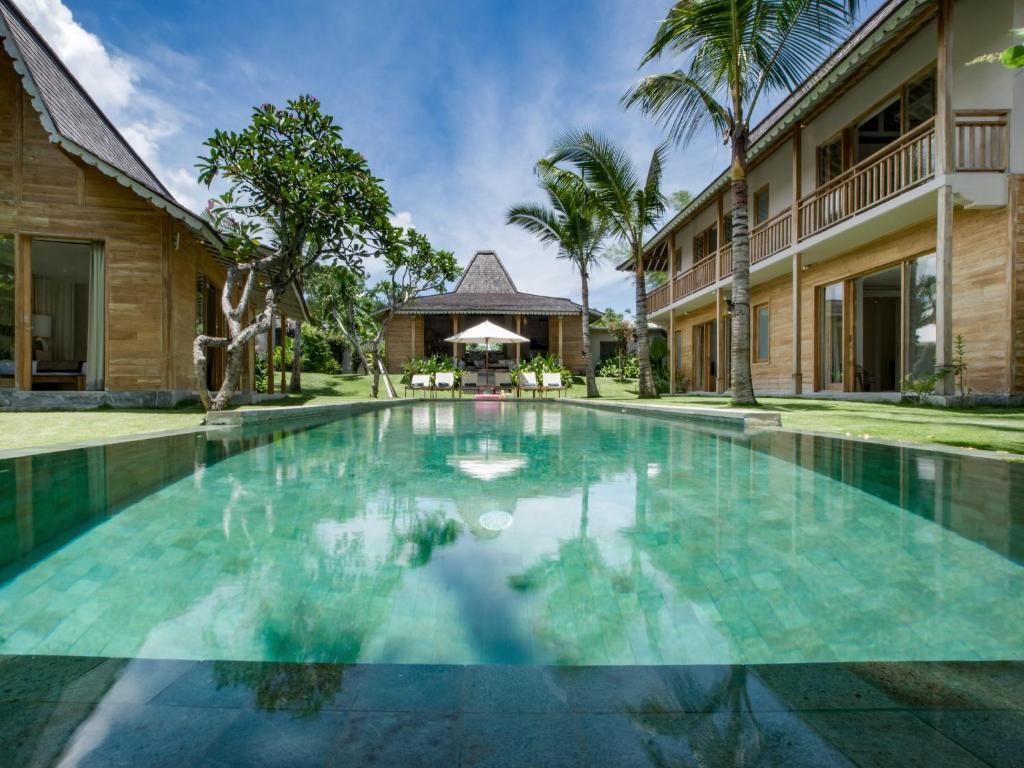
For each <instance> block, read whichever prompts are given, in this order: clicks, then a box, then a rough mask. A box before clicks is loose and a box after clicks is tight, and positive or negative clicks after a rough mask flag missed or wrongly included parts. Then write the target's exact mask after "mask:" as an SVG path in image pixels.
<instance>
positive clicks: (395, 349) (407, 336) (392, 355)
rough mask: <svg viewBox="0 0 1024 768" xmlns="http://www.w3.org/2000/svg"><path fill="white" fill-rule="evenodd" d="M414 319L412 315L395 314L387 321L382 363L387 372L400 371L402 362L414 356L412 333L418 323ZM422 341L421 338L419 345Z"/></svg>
mask: <svg viewBox="0 0 1024 768" xmlns="http://www.w3.org/2000/svg"><path fill="white" fill-rule="evenodd" d="M416 320H417V318H416V316H414V315H396V316H395V317H393V318H391V322H390V323H388V330H387V333H386V335H385V337H384V344H385V352H384V365H385V366H386V367H387V369H388V372H389V373H401V371H402V364H403V363H405V362H407V361H409V360H410V359H412V358H413V357H416V351H415V349H416V348H415V347H414V346H413V334H414V333H415V332H416V330H417V327H418V325H419V324H418V323H417V322H416ZM422 343H423V341H422V339H421V340H420V345H422Z"/></svg>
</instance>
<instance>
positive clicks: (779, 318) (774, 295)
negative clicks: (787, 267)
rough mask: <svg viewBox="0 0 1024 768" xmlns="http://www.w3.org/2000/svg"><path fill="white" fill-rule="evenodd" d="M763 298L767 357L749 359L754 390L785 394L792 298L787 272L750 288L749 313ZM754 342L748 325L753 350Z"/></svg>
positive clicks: (790, 355)
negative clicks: (766, 358)
mask: <svg viewBox="0 0 1024 768" xmlns="http://www.w3.org/2000/svg"><path fill="white" fill-rule="evenodd" d="M765 302H767V303H768V347H769V349H768V360H767V361H765V362H753V363H751V366H750V369H751V373H752V375H753V377H754V390H755V391H766V392H783V393H787V394H788V393H790V392H792V391H793V301H792V279H791V277H790V276H789V275H785V276H783V277H780V278H778V279H776V280H772V281H771V282H768V283H765V284H763V285H758V286H755V287H754V288H753V289H752V290H751V292H750V311H751V317H753V313H754V311H755V307H758V306H759V305H761V304H764V303H765ZM756 345H757V339H756V338H755V337H754V335H753V329H751V336H750V346H751V349H752V350H753V351H755V352H756Z"/></svg>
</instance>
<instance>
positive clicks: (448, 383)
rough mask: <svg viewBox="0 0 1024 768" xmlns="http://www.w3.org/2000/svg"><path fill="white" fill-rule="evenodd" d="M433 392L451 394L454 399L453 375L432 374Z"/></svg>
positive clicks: (448, 372) (444, 372)
mask: <svg viewBox="0 0 1024 768" xmlns="http://www.w3.org/2000/svg"><path fill="white" fill-rule="evenodd" d="M433 389H434V391H435V392H451V393H452V397H455V374H454V373H453V372H452V371H438V372H437V373H435V374H434V387H433Z"/></svg>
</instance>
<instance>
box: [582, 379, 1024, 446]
mask: <svg viewBox="0 0 1024 768" xmlns="http://www.w3.org/2000/svg"><path fill="white" fill-rule="evenodd" d="M598 388H599V389H600V391H601V396H602V399H606V400H635V399H636V396H637V394H636V391H637V390H636V382H635V381H631V382H627V383H625V384H623V383H620V382H618V381H615V380H614V379H600V380H599V382H598ZM582 391H583V390H582V382H581V389H580V392H581V393H582ZM759 401H760V407H762V408H766V409H770V410H773V411H780V412H781V413H782V425H783V426H784V427H787V428H790V429H806V430H811V431H815V432H832V433H837V434H845V435H856V436H858V437H879V438H885V439H887V440H899V441H903V442H913V443H936V444H939V445H952V446H958V447H962V448H977V449H985V450H991V451H1006V452H1008V453H1016V454H1024V409H1010V408H981V407H979V408H935V407H929V406H918V405H904V404H902V403H861V402H852V401H849V400H807V399H801V398H794V397H763V398H760V400H759ZM658 402H660V403H675V404H680V405H702V406H713V407H721V408H725V407H728V405H729V400H728V399H727V398H724V397H699V396H695V395H674V396H671V397H668V396H665V397H662V398H660V399H659V401H658Z"/></svg>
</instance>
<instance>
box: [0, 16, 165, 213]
mask: <svg viewBox="0 0 1024 768" xmlns="http://www.w3.org/2000/svg"><path fill="white" fill-rule="evenodd" d="M0 19H2V21H3V24H2V25H0V35H3V37H4V38H5V41H6V42H7V43H8V44H13V45H14V46H15V48H16V49H17V53H16V54H15V53H12V56H14V57H15V60H16V61H17V60H18V59H20V60H21V62H22V64H23V65H24V67H25V68H27V70H28V71H27V72H19V73H20V74H21V75H22V77H23V78H26V77H27V78H28V79H29V80H30V81H31V83H32V84H33V85H34V92H33V89H31V88H30V89H27V90H29V92H30V93H32V95H33V96H36V97H37V98H38V99H41V100H42V105H37V109H38V108H39V106H43V107H45V114H44V125H45V122H46V119H48V120H49V121H50V122H52V130H51V131H50V132H51V133H58V134H60V135H61V136H63V137H65V138H66V139H68V140H69V141H71V142H74V143H75V144H76V145H78V146H79V147H81V148H82V149H84V150H86V151H87V152H89V153H91V154H93V155H95V156H96V157H97V158H98V159H100V160H102V161H103V162H105V163H108V164H109V165H111V166H112V167H114V168H116V169H117V170H119V171H121V172H122V173H124V174H125V175H127V176H129V177H131V178H132V179H134V180H135V181H137V182H139V183H140V184H143V185H145V186H146V187H148V188H149V189H151V190H153V191H154V192H156V193H158V194H160V195H161V196H163V197H167V198H170V199H172V200H173V197H171V193H170V192H168V191H167V188H166V187H165V186H164V185H163V184H161V183H160V180H159V179H158V178H157V177H156V175H155V174H154V173H153V172H152V171H151V170H150V169H149V168H148V167H147V166H146V164H145V163H144V162H143V161H142V159H141V158H140V157H139V156H138V155H137V154H136V153H135V151H134V150H133V149H132V148H131V146H130V145H129V144H128V142H127V141H125V139H124V137H123V136H121V134H120V133H118V131H117V129H116V128H115V127H114V126H113V125H112V124H111V122H110V121H109V120H108V119H107V118H106V116H105V115H104V114H103V112H101V111H100V108H99V107H98V106H96V103H95V102H94V101H93V100H92V98H91V97H90V96H89V94H88V93H86V92H85V89H84V88H83V87H82V86H81V85H80V84H79V82H78V81H77V80H76V79H75V78H74V76H73V75H72V74H71V73H70V72H69V71H68V70H67V67H65V66H64V64H63V63H62V62H61V60H60V58H59V57H58V56H57V54H56V53H54V52H53V50H52V49H51V48H50V46H49V45H47V44H46V41H45V40H43V38H42V36H41V35H40V34H39V33H38V32H37V31H36V30H35V28H34V27H33V26H32V25H31V23H29V21H28V20H27V19H26V18H25V17H24V16H23V15H22V14H21V12H20V11H19V10H18V9H17V8H16V7H15V6H14V5H13V4H12V3H11V2H10V0H0ZM5 28H6V29H5ZM8 52H10V51H8ZM46 127H47V129H48V130H50V128H51V127H50V126H46Z"/></svg>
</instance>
